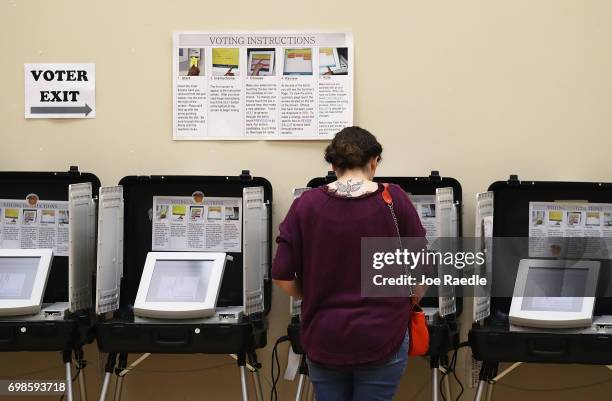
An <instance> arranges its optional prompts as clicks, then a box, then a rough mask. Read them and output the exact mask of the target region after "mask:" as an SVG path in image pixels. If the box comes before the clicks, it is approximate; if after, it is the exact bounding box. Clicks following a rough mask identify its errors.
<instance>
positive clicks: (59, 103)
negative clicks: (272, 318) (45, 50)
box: [24, 63, 96, 118]
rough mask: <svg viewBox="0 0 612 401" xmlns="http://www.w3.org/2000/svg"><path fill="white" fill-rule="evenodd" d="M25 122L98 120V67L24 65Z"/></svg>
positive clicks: (84, 65) (93, 65) (82, 65)
mask: <svg viewBox="0 0 612 401" xmlns="http://www.w3.org/2000/svg"><path fill="white" fill-rule="evenodd" d="M24 66H25V118H95V117H96V65H95V64H91V63H79V64H63V63H62V64H25V65H24Z"/></svg>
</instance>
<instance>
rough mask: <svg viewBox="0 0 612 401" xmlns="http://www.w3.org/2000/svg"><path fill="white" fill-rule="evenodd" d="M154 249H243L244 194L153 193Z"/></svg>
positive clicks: (235, 250) (215, 250)
mask: <svg viewBox="0 0 612 401" xmlns="http://www.w3.org/2000/svg"><path fill="white" fill-rule="evenodd" d="M152 219H153V230H152V231H153V232H152V250H154V251H210V252H240V251H241V246H242V198H208V197H204V196H201V195H200V196H198V195H197V193H196V194H195V195H194V196H175V197H172V196H154V197H153V216H152Z"/></svg>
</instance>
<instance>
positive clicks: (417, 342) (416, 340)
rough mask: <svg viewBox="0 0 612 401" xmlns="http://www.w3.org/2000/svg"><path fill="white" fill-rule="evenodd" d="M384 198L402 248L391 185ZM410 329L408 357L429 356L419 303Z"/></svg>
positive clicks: (385, 187) (413, 314)
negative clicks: (390, 189)
mask: <svg viewBox="0 0 612 401" xmlns="http://www.w3.org/2000/svg"><path fill="white" fill-rule="evenodd" d="M383 187H384V189H383V192H382V198H383V200H384V201H385V203H386V204H387V206H388V207H389V211H390V212H391V217H393V223H395V229H396V230H397V238H398V240H399V242H400V247H401V248H403V246H402V235H401V233H400V230H399V224H398V222H397V216H396V215H395V209H393V197H392V196H391V192H390V191H389V184H383ZM408 329H409V330H410V338H409V346H408V355H410V356H421V355H425V354H427V351H428V350H429V329H428V328H427V318H426V317H425V313H424V312H423V309H421V307H420V306H419V304H418V303H417V302H414V303H413V304H412V312H411V313H410V322H409V323H408Z"/></svg>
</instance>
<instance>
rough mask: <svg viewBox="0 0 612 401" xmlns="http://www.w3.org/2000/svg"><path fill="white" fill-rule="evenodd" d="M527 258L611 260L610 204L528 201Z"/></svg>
mask: <svg viewBox="0 0 612 401" xmlns="http://www.w3.org/2000/svg"><path fill="white" fill-rule="evenodd" d="M570 237H571V238H572V240H571V241H569V240H567V238H570ZM564 238H565V239H564ZM577 238H582V240H579V239H577ZM589 238H591V239H595V240H589ZM529 256H531V257H583V258H610V257H612V204H609V203H575V202H530V203H529Z"/></svg>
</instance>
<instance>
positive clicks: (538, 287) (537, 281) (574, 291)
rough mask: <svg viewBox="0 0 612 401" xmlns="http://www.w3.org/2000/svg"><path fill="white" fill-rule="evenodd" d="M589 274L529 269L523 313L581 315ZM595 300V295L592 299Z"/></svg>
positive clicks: (553, 269)
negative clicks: (538, 312)
mask: <svg viewBox="0 0 612 401" xmlns="http://www.w3.org/2000/svg"><path fill="white" fill-rule="evenodd" d="M588 274H589V270H588V269H580V268H569V269H566V268H560V267H559V268H551V267H530V268H529V271H528V273H527V282H526V283H525V293H524V294H523V304H522V308H521V309H522V310H526V311H550V312H580V311H581V310H582V304H583V297H585V296H589V294H585V289H586V284H587V279H588ZM591 296H592V295H591Z"/></svg>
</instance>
